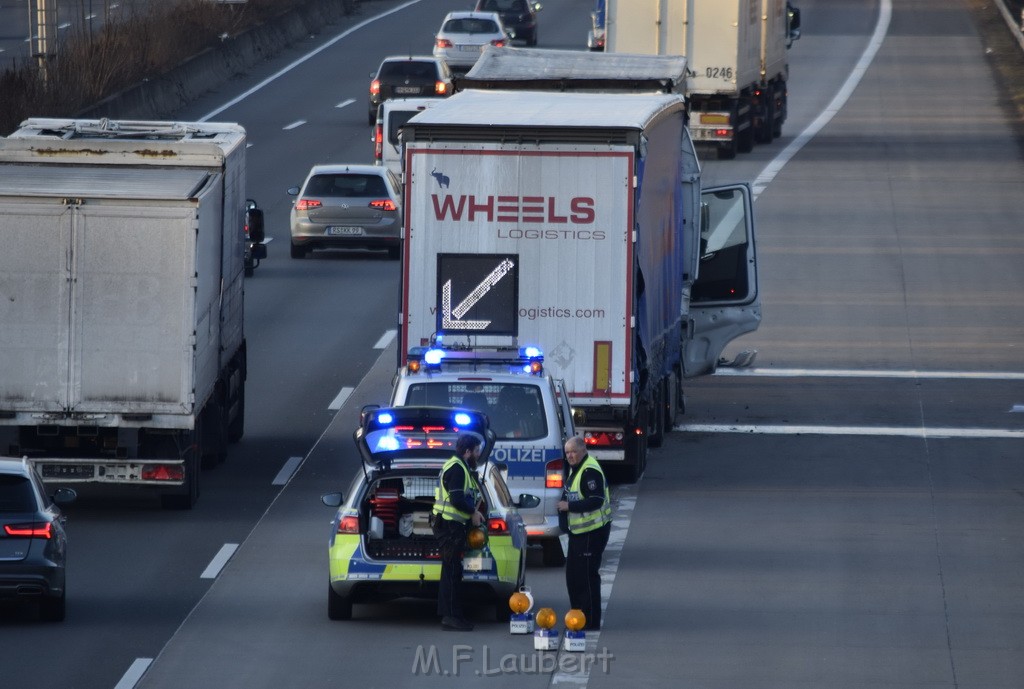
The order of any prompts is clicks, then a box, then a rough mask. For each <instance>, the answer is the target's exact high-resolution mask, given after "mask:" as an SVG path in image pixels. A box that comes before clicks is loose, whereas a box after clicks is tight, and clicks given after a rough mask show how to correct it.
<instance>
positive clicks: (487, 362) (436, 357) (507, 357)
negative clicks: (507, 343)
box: [408, 344, 544, 375]
mask: <svg viewBox="0 0 1024 689" xmlns="http://www.w3.org/2000/svg"><path fill="white" fill-rule="evenodd" d="M496 367H499V368H502V369H506V370H511V371H514V372H517V373H518V372H520V371H521V372H523V373H530V374H534V375H540V374H542V373H543V372H544V353H543V352H542V351H541V350H540V348H539V347H533V346H528V347H518V348H516V347H497V348H489V349H472V348H469V347H461V348H446V347H439V346H437V345H436V344H435V345H434V346H432V347H413V348H412V349H410V350H409V357H408V369H409V373H430V372H440V371H443V370H452V369H468V370H474V371H479V370H494V369H495V368H496Z"/></svg>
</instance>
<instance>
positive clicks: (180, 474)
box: [142, 464, 185, 481]
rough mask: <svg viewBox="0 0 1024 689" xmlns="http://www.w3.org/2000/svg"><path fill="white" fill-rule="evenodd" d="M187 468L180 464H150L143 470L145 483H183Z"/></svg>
mask: <svg viewBox="0 0 1024 689" xmlns="http://www.w3.org/2000/svg"><path fill="white" fill-rule="evenodd" d="M184 479H185V467H183V466H182V465H180V464H148V465H146V466H145V467H143V468H142V480H144V481H183V480H184Z"/></svg>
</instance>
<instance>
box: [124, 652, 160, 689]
mask: <svg viewBox="0 0 1024 689" xmlns="http://www.w3.org/2000/svg"><path fill="white" fill-rule="evenodd" d="M152 662H153V659H152V658H136V659H135V660H134V661H133V662H132V664H131V666H130V667H129V668H128V671H127V672H125V673H124V675H123V676H122V677H121V679H120V680H118V682H117V684H115V685H114V689H132V687H134V686H135V685H136V684H138V682H139V680H140V679H142V675H144V674H146V670H148V669H149V664H150V663H152Z"/></svg>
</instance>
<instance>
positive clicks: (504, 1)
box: [476, 0, 541, 45]
mask: <svg viewBox="0 0 1024 689" xmlns="http://www.w3.org/2000/svg"><path fill="white" fill-rule="evenodd" d="M540 10H541V4H540V3H539V2H531V0H477V3H476V11H477V12H497V13H498V15H499V16H500V17H501V23H502V24H504V25H505V30H506V31H508V32H509V34H511V36H512V38H515V39H516V40H520V41H526V45H537V13H538V12H540Z"/></svg>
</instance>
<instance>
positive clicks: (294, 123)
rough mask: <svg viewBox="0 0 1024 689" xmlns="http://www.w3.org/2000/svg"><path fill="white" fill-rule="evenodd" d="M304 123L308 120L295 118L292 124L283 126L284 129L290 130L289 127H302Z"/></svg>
mask: <svg viewBox="0 0 1024 689" xmlns="http://www.w3.org/2000/svg"><path fill="white" fill-rule="evenodd" d="M304 124H306V120H295V121H294V122H292V123H291V124H289V125H286V126H285V127H283V129H284V130H285V131H288V130H289V129H295V128H296V127H301V126H302V125H304Z"/></svg>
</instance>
